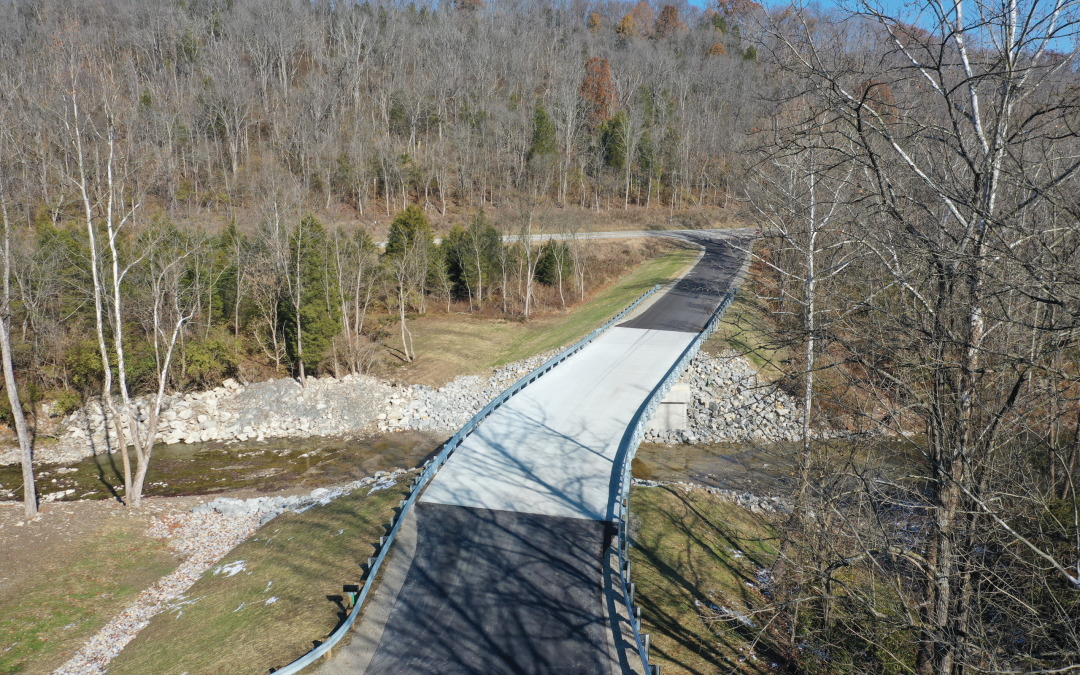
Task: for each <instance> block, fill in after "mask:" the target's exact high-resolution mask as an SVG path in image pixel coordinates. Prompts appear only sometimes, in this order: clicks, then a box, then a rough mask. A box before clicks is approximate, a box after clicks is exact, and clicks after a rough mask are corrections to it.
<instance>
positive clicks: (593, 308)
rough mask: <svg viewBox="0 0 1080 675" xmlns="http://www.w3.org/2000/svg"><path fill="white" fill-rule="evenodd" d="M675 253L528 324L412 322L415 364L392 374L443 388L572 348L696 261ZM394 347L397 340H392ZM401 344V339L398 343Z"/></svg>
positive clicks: (692, 252) (687, 252) (691, 254)
mask: <svg viewBox="0 0 1080 675" xmlns="http://www.w3.org/2000/svg"><path fill="white" fill-rule="evenodd" d="M697 255H698V251H697V250H696V249H687V248H676V249H671V250H668V251H667V252H665V253H663V254H662V255H660V256H659V257H657V258H654V259H652V260H649V261H646V262H645V263H644V264H642V265H641V266H639V267H637V268H636V269H634V270H633V271H631V272H629V273H628V274H626V275H624V276H623V277H621V278H620V279H618V280H617V281H616V282H614V283H613V284H611V285H609V286H608V287H607V288H605V289H603V290H601V291H600V292H598V293H596V294H595V295H594V296H593V297H592V298H590V299H588V300H587V301H586V302H585V303H583V304H581V305H579V306H577V307H575V308H573V309H571V310H569V311H567V312H566V313H565V314H555V315H548V316H544V317H540V318H538V319H534V320H532V321H529V322H521V321H513V320H507V319H502V318H500V319H489V318H474V317H472V316H469V315H454V316H445V315H443V316H437V317H435V316H433V317H427V318H424V319H422V320H419V321H416V322H413V323H412V324H411V326H410V330H411V331H412V332H413V335H414V345H415V347H416V353H417V354H418V356H417V359H416V361H414V362H413V363H409V364H401V365H400V366H397V367H396V368H394V369H393V370H392V371H391V372H392V373H393V374H394V376H395V377H399V378H401V379H404V380H407V381H409V382H418V383H421V384H429V385H433V386H441V385H442V384H445V383H446V382H447V381H449V380H451V379H453V378H454V377H456V376H458V375H469V374H477V373H481V372H483V371H485V370H487V369H488V368H491V367H494V366H499V365H502V364H505V363H511V362H513V361H518V360H520V359H524V358H527V357H529V356H532V355H534V354H538V353H541V352H545V351H548V350H550V349H555V348H556V347H561V346H563V345H570V344H572V343H573V342H575V341H576V340H579V339H581V338H582V337H584V336H585V335H587V334H588V333H589V332H590V331H592V330H593V329H595V328H597V327H598V326H600V325H601V324H603V323H604V322H605V321H607V320H608V319H610V318H611V317H613V316H614V315H616V314H618V313H619V311H621V310H622V309H623V308H624V307H626V306H627V305H629V304H630V303H631V302H633V301H634V300H635V299H637V298H638V297H639V296H641V295H642V294H643V293H645V291H647V290H649V288H651V287H652V286H654V285H656V284H664V283H667V282H668V281H670V280H671V279H674V278H676V277H678V276H679V275H680V274H682V272H683V271H684V270H685V269H686V268H687V267H688V266H689V265H690V264H691V263H692V262H693V261H694V260H695V259H696V258H697ZM389 342H390V343H391V344H393V340H392V339H391V340H389ZM398 344H400V340H399V341H398Z"/></svg>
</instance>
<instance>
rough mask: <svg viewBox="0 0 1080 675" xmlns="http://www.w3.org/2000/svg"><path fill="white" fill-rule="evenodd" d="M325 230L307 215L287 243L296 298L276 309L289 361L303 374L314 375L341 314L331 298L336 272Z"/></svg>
mask: <svg viewBox="0 0 1080 675" xmlns="http://www.w3.org/2000/svg"><path fill="white" fill-rule="evenodd" d="M329 241H330V240H329V237H328V236H327V234H326V229H325V228H324V227H323V226H322V223H320V222H319V221H318V220H316V219H315V218H314V217H313V216H307V217H305V218H304V220H303V222H301V224H300V227H298V228H297V229H296V232H295V233H294V234H293V236H292V238H291V240H290V242H289V255H290V260H291V261H292V265H293V266H294V269H296V274H297V278H296V280H294V281H293V286H294V288H293V292H294V293H296V292H297V291H298V292H299V298H298V302H297V298H295V297H294V298H293V299H292V302H290V301H284V302H283V303H282V306H281V308H280V316H281V318H282V323H283V326H282V328H283V329H284V333H285V341H286V349H287V351H288V356H289V359H290V360H291V361H292V362H293V363H296V364H298V365H299V363H300V362H301V361H302V362H303V366H304V367H303V371H302V372H310V373H315V372H318V367H319V364H320V363H321V362H322V360H323V357H324V356H325V355H326V352H327V350H328V349H329V348H330V345H331V344H332V342H333V340H334V336H335V335H337V333H338V331H340V330H341V311H340V308H339V307H338V305H337V303H335V302H333V300H332V299H333V298H336V297H337V296H338V290H337V269H336V268H335V267H334V259H333V256H332V255H331V254H330V250H329V248H328V245H329Z"/></svg>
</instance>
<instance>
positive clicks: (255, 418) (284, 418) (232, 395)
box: [0, 375, 393, 464]
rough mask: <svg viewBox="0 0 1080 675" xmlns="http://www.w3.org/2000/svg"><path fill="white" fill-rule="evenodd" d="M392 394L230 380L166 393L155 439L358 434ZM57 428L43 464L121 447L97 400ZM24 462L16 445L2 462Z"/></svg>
mask: <svg viewBox="0 0 1080 675" xmlns="http://www.w3.org/2000/svg"><path fill="white" fill-rule="evenodd" d="M391 391H393V387H391V386H390V385H389V384H388V383H386V382H382V381H380V380H378V379H377V378H374V377H371V376H367V375H347V376H345V377H342V378H340V379H337V378H334V377H323V378H314V377H309V378H307V382H306V386H304V387H301V386H300V383H299V382H297V381H296V380H294V379H291V378H282V379H279V380H267V381H266V382H258V383H255V384H249V385H246V386H245V385H242V384H240V383H238V382H236V381H235V380H233V379H228V380H225V382H224V383H223V384H222V386H220V387H217V388H215V389H212V390H210V391H204V392H193V393H188V394H176V395H172V396H166V397H165V398H164V399H163V400H162V406H161V409H162V412H161V418H160V419H159V420H158V426H157V433H156V435H155V437H154V441H155V443H162V444H166V445H171V444H174V443H206V442H211V441H219V442H226V443H229V442H240V443H243V442H246V441H261V440H265V439H267V438H281V437H293V438H307V437H310V436H337V435H343V434H350V433H356V432H359V431H361V430H362V429H364V428H365V427H367V426H368V425H369V424H370V423H371V422H372V421H373V420H374V419H375V416H376V415H377V414H378V413H379V412H380V411H381V410H382V409H383V406H384V401H385V400H386V398H387V396H388V395H389V394H390V392H391ZM132 403H133V405H134V407H135V410H136V411H137V413H136V414H137V419H138V421H139V423H140V426H141V425H142V424H146V423H147V422H148V420H149V414H150V409H151V405H152V403H153V401H152V399H151V398H149V397H138V398H135V399H134V400H133V401H132ZM117 413H118V414H117V417H118V418H119V420H118V421H119V424H120V427H121V429H122V430H123V433H124V435H125V437H128V438H130V433H129V422H128V414H127V409H126V408H125V407H124V406H123V404H122V403H120V402H117ZM106 418H108V419H109V420H110V422H109V424H108V425H107V426H108V427H109V428H108V429H106V422H105V420H106ZM59 428H60V429H61V430H62V431H61V432H60V434H59V438H58V440H59V442H58V443H56V444H53V445H50V446H42V447H41V448H40V449H39V451H38V452H37V453H36V455H37V459H39V460H41V461H48V462H75V461H79V460H81V459H83V458H84V457H89V456H91V455H97V454H101V453H106V452H109V451H110V450H111V451H115V449H116V448H117V442H116V428H115V426H114V425H113V424H112V416H111V415H106V411H105V410H103V409H102V406H101V405H100V403H99V402H97V401H95V402H92V403H90V404H88V405H87V406H85V407H84V408H82V409H80V410H78V411H76V412H74V413H72V414H70V415H68V416H66V417H64V418H63V419H62V420H60V423H59ZM18 461H19V453H18V449H17V448H15V449H11V450H3V451H0V464H13V463H15V462H18Z"/></svg>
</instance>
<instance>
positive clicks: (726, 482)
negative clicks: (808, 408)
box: [633, 443, 798, 494]
mask: <svg viewBox="0 0 1080 675" xmlns="http://www.w3.org/2000/svg"><path fill="white" fill-rule="evenodd" d="M797 457H798V446H797V445H795V444H791V443H771V444H762V445H751V444H747V443H712V444H699V445H658V444H652V443H643V444H642V445H641V447H639V448H638V451H637V456H636V457H635V458H634V462H633V474H634V478H638V479H648V480H661V481H677V480H692V481H695V482H698V483H704V484H706V485H711V486H715V487H720V488H723V489H725V490H738V489H751V488H752V489H753V490H754V491H761V492H763V493H766V494H781V493H783V492H786V491H788V490H789V489H790V488H791V486H793V485H794V484H795V467H796V464H795V463H796V461H797V460H796V458H797Z"/></svg>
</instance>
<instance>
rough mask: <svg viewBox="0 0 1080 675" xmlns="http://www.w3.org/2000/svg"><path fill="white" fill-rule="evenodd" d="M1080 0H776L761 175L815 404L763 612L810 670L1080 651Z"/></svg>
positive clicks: (752, 190)
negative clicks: (838, 0)
mask: <svg viewBox="0 0 1080 675" xmlns="http://www.w3.org/2000/svg"><path fill="white" fill-rule="evenodd" d="M1077 9H1080V7H1078V6H1077V4H1076V3H1075V2H1071V1H1069V0H1065V1H1057V0H1049V1H1044V0H1031V1H1029V2H1016V3H1014V2H1008V3H994V2H983V1H982V0H976V1H975V2H965V3H952V2H945V3H939V2H917V3H914V4H913V5H912V6H911V7H910V8H908V9H907V10H904V9H889V10H884V9H882V6H881V5H879V4H878V3H872V2H856V3H852V5H851V6H850V7H848V8H847V9H846V10H845V11H843V12H840V11H812V10H808V9H806V8H802V7H799V6H790V7H786V8H778V9H776V10H774V11H768V12H764V11H763V12H760V13H758V14H757V15H756V17H757V18H756V22H757V25H758V26H759V28H760V33H759V35H760V39H761V42H760V46H759V51H758V53H759V55H760V58H761V59H762V60H763V61H765V62H767V63H769V64H771V67H772V68H773V74H774V77H775V79H776V82H777V83H778V84H779V85H780V86H778V87H777V89H776V90H775V96H771V97H770V105H771V110H772V111H773V116H774V118H775V123H774V124H772V125H770V128H768V129H765V130H763V131H762V132H761V134H760V135H759V140H758V142H757V143H756V146H757V147H756V150H755V153H754V156H755V158H756V166H754V167H752V168H751V169H750V171H749V172H748V174H747V178H748V179H747V182H746V184H745V192H744V194H745V196H746V199H747V200H748V203H749V204H750V205H751V208H752V209H753V211H754V212H755V214H756V217H757V218H758V219H759V222H761V223H762V225H763V227H764V228H766V229H767V230H768V232H769V233H770V236H769V237H768V238H767V239H766V240H765V242H764V245H763V246H762V247H761V249H760V251H759V252H758V253H757V254H756V262H755V264H756V265H757V268H758V270H759V275H758V276H757V277H756V278H757V279H758V281H759V284H760V285H759V286H758V287H757V292H758V298H759V302H760V303H761V306H762V307H763V308H764V309H766V310H768V316H769V318H770V322H769V325H770V326H772V327H773V329H774V332H773V333H772V335H773V338H774V342H773V346H774V347H776V348H778V349H779V350H780V352H779V353H780V354H781V356H780V357H779V358H778V359H777V363H776V366H777V367H778V368H780V369H782V370H783V371H785V372H786V373H787V375H788V378H789V379H788V380H787V381H788V384H789V385H790V386H791V387H792V388H793V389H794V390H796V391H798V392H799V393H800V394H801V396H802V399H803V405H804V407H805V409H806V413H807V414H806V416H805V417H806V419H807V422H806V426H805V427H804V434H803V442H802V443H801V444H800V445H801V448H800V453H799V460H800V461H799V462H798V463H797V465H796V469H797V470H796V482H795V506H796V508H795V510H794V513H793V514H792V515H791V517H790V518H789V519H788V520H787V522H786V523H784V527H783V529H782V532H781V539H780V542H779V544H780V545H779V556H778V559H777V563H776V566H775V567H774V569H773V572H774V574H775V582H776V583H775V585H774V587H773V589H772V592H773V595H772V600H773V603H772V605H771V607H770V608H769V610H768V611H770V613H771V615H772V619H771V625H772V626H773V627H774V628H772V630H773V635H774V636H775V643H774V644H775V645H776V646H777V648H778V650H779V651H781V652H782V653H784V654H786V655H787V657H788V658H789V659H790V660H791V661H793V662H795V663H798V664H799V667H800V668H801V669H802V670H807V671H815V672H816V671H821V672H832V671H837V672H875V673H881V672H914V673H918V674H920V675H922V674H927V675H929V674H934V675H946V674H952V675H955V674H958V673H967V672H979V673H1065V672H1073V671H1075V670H1076V669H1077V668H1080V633H1078V631H1077V628H1078V627H1080V506H1078V504H1080V502H1078V498H1077V494H1076V490H1077V487H1080V478H1078V476H1077V471H1078V469H1080V466H1078V461H1080V436H1078V428H1077V427H1078V422H1080V371H1078V369H1077V364H1078V362H1080V359H1078V357H1080V350H1078V342H1077V339H1078V337H1080V278H1078V276H1077V272H1078V271H1080V210H1078V208H1077V205H1078V204H1080V182H1078V178H1080V177H1078V176H1077V169H1078V168H1080V162H1078V159H1077V158H1078V157H1080V126H1078V122H1080V99H1078V93H1080V87H1078V86H1077V85H1078V81H1077V72H1078V68H1077V66H1078V63H1077V56H1078V54H1077V51H1076V47H1075V45H1076V38H1077V37H1078V32H1077V28H1078V24H1077V23H1076V16H1077V14H1076V12H1077ZM810 420H817V421H818V422H823V421H828V422H831V423H832V424H835V425H843V426H847V427H848V428H849V429H851V430H852V431H853V432H855V435H854V436H853V437H852V438H850V439H846V440H844V441H843V442H822V441H818V440H815V438H814V428H813V423H812V422H811V421H810Z"/></svg>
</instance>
